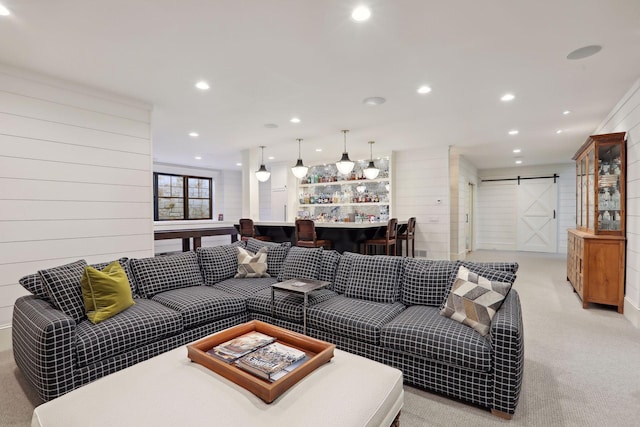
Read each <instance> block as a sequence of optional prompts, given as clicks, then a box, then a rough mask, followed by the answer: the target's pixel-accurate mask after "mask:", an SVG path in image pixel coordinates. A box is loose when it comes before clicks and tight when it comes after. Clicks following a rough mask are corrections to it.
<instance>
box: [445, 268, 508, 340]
mask: <svg viewBox="0 0 640 427" xmlns="http://www.w3.org/2000/svg"><path fill="white" fill-rule="evenodd" d="M510 289H511V283H503V282H492V281H491V280H489V279H487V278H485V277H482V276H479V275H478V274H476V273H473V272H471V271H469V269H467V268H465V267H460V269H459V270H458V277H457V279H456V281H455V283H454V284H453V287H452V288H451V293H449V297H448V298H447V301H446V304H445V306H444V307H443V308H442V310H441V311H440V314H441V315H443V316H445V317H449V318H451V319H453V320H455V321H457V322H460V323H462V324H465V325H467V326H469V327H471V328H473V329H475V330H476V331H478V332H479V333H480V335H482V336H485V335H487V334H488V333H489V329H490V328H491V319H493V316H494V315H495V314H496V311H498V309H499V308H500V306H501V305H502V302H503V301H504V299H505V298H506V297H507V294H508V293H509V290H510Z"/></svg>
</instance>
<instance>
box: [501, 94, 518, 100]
mask: <svg viewBox="0 0 640 427" xmlns="http://www.w3.org/2000/svg"><path fill="white" fill-rule="evenodd" d="M514 99H516V96H515V95H514V94H512V93H505V94H504V95H502V98H500V100H501V101H513V100H514Z"/></svg>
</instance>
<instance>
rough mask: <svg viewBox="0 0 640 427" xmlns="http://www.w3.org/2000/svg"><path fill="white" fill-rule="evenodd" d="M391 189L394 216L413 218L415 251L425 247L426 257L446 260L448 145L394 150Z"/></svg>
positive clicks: (399, 218) (447, 256)
mask: <svg viewBox="0 0 640 427" xmlns="http://www.w3.org/2000/svg"><path fill="white" fill-rule="evenodd" d="M392 191H393V207H392V214H393V216H395V217H397V218H398V220H407V219H409V217H412V216H415V217H416V242H415V243H416V252H417V251H419V250H426V251H427V258H430V259H449V252H450V244H449V239H450V233H451V230H450V225H449V222H450V212H449V197H450V191H449V148H447V147H429V148H423V149H419V150H410V151H398V152H396V153H395V155H394V156H393V190H392ZM438 200H439V201H440V202H438ZM416 256H417V253H416Z"/></svg>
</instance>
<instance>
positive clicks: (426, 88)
mask: <svg viewBox="0 0 640 427" xmlns="http://www.w3.org/2000/svg"><path fill="white" fill-rule="evenodd" d="M429 92H431V88H430V87H429V86H420V87H419V88H418V93H420V94H425V93H429Z"/></svg>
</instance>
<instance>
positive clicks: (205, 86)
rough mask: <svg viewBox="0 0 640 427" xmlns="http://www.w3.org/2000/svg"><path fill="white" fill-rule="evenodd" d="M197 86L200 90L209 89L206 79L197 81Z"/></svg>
mask: <svg viewBox="0 0 640 427" xmlns="http://www.w3.org/2000/svg"><path fill="white" fill-rule="evenodd" d="M196 87H197V88H198V89H200V90H209V83H207V82H205V81H204V80H200V81H199V82H198V83H196Z"/></svg>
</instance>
